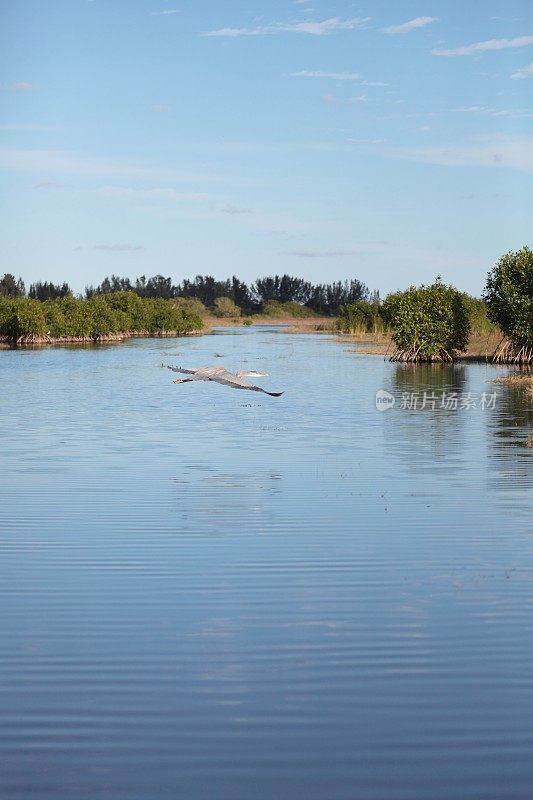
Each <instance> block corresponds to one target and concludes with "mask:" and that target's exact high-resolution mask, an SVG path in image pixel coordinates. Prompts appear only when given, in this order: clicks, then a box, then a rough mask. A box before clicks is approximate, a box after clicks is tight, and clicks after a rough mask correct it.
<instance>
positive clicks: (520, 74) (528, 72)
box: [511, 61, 533, 81]
mask: <svg viewBox="0 0 533 800" xmlns="http://www.w3.org/2000/svg"><path fill="white" fill-rule="evenodd" d="M532 75H533V61H532V62H531V63H530V64H528V65H527V66H526V67H520V69H517V70H516V72H513V74H512V75H511V78H512V79H513V80H514V81H522V80H524V78H530V77H531V76H532Z"/></svg>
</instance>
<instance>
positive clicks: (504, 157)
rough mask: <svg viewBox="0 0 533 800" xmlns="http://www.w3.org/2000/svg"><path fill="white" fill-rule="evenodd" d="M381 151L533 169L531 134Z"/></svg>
mask: <svg viewBox="0 0 533 800" xmlns="http://www.w3.org/2000/svg"><path fill="white" fill-rule="evenodd" d="M382 155H385V156H390V157H393V158H403V159H407V160H409V161H417V162H421V163H425V164H439V165H441V166H446V167H498V168H500V169H502V168H509V169H517V170H521V171H522V172H533V138H521V139H516V138H507V137H494V138H492V139H479V140H475V141H470V142H467V143H465V144H457V145H441V146H429V147H413V148H397V149H394V148H391V149H385V150H383V151H382Z"/></svg>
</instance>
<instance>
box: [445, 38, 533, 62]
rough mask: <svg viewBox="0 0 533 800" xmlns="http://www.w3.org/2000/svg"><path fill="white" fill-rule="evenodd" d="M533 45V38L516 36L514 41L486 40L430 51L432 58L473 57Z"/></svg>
mask: <svg viewBox="0 0 533 800" xmlns="http://www.w3.org/2000/svg"><path fill="white" fill-rule="evenodd" d="M530 44H533V36H517V37H515V38H514V39H488V40H487V41H485V42H474V43H473V44H468V45H466V46H465V47H455V48H451V49H449V50H440V49H437V50H432V51H431V52H432V54H433V55H434V56H447V57H452V56H475V55H478V54H479V53H487V52H490V51H491V50H507V49H508V48H511V47H527V46H528V45H530Z"/></svg>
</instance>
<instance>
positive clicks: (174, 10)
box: [151, 8, 180, 17]
mask: <svg viewBox="0 0 533 800" xmlns="http://www.w3.org/2000/svg"><path fill="white" fill-rule="evenodd" d="M179 13H180V11H179V8H169V9H168V10H166V11H152V14H151V16H152V17H171V16H173V15H174V14H179Z"/></svg>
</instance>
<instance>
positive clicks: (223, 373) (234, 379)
mask: <svg viewBox="0 0 533 800" xmlns="http://www.w3.org/2000/svg"><path fill="white" fill-rule="evenodd" d="M161 366H164V365H163V364H161ZM167 369H170V370H172V372H181V373H183V374H184V375H190V376H191V377H190V378H178V379H177V380H175V381H173V383H189V382H190V381H214V383H222V384H223V385H224V386H231V387H232V388H233V389H249V390H250V391H252V392H263V393H264V394H269V395H270V396H271V397H281V395H282V394H283V392H267V391H266V389H262V388H261V387H260V386H255V384H253V383H250V382H249V381H247V380H246V378H265V377H267V373H266V372H256V371H255V370H246V371H242V372H229V370H227V369H225V368H224V367H199V368H198V369H185V368H184V367H169V366H168V365H167Z"/></svg>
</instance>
